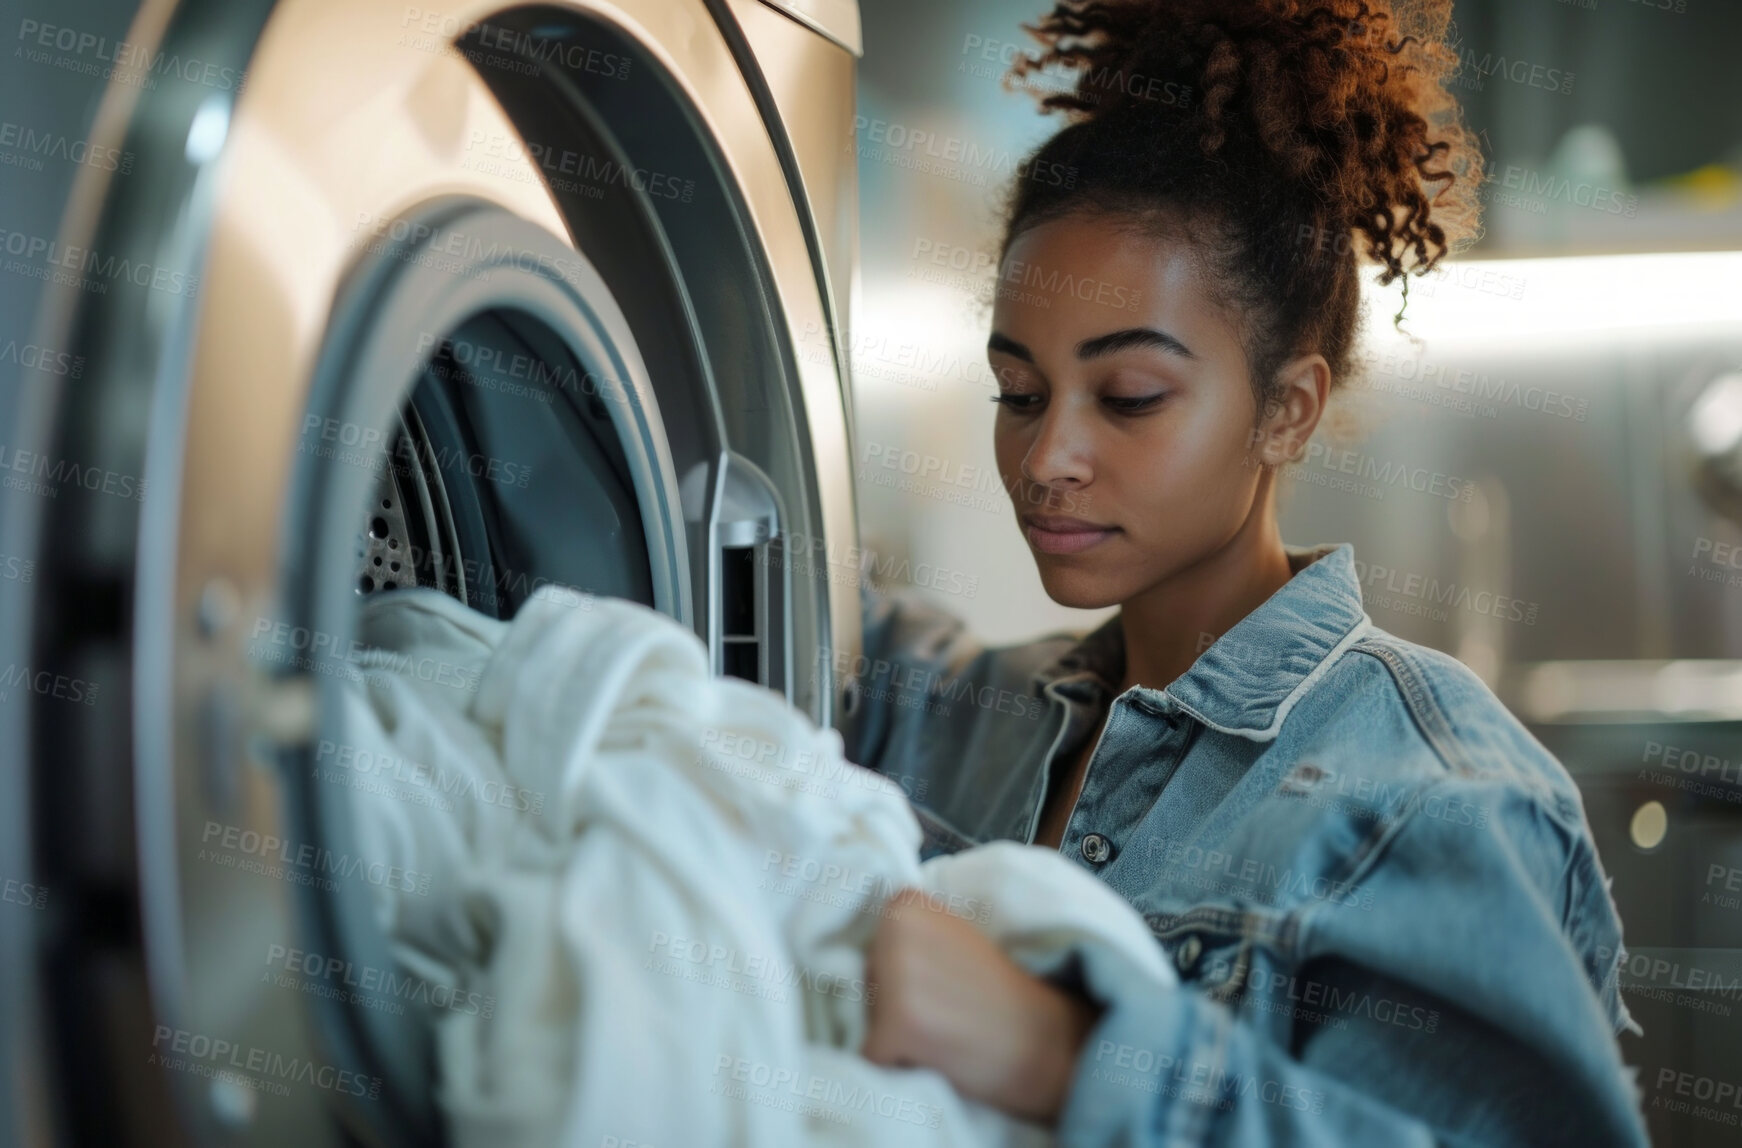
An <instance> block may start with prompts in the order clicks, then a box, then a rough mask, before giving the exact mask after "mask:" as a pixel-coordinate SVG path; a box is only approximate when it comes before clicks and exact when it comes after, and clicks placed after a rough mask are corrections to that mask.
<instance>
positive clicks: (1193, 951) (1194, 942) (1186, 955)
mask: <svg viewBox="0 0 1742 1148" xmlns="http://www.w3.org/2000/svg"><path fill="white" fill-rule="evenodd" d="M1203 951H1204V943H1203V942H1202V941H1200V940H1198V935H1197V934H1196V933H1192V934H1190V935H1189V936H1187V937H1186V939H1185V940H1183V941H1181V942H1180V946H1179V948H1178V949H1176V950H1175V951H1174V954H1173V959H1174V963H1175V964H1177V965H1178V966H1179V971H1180V972H1182V973H1189V972H1191V971H1192V966H1193V965H1195V964H1197V963H1198V957H1199V956H1201V955H1202V954H1203Z"/></svg>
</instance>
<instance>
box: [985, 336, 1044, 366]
mask: <svg viewBox="0 0 1742 1148" xmlns="http://www.w3.org/2000/svg"><path fill="white" fill-rule="evenodd" d="M986 350H987V351H988V352H991V351H1002V352H1004V353H1005V354H1006V355H1012V356H1014V357H1016V358H1018V359H1021V360H1022V361H1023V362H1025V363H1032V362H1034V352H1033V351H1030V350H1029V349H1028V348H1027V347H1025V346H1023V345H1022V344H1021V343H1018V342H1017V341H1016V340H1015V339H1012V338H1011V337H1010V336H1009V335H1003V334H1000V333H998V332H997V331H994V332H992V337H991V338H989V339H987V340H986Z"/></svg>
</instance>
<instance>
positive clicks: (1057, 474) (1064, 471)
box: [1022, 402, 1093, 487]
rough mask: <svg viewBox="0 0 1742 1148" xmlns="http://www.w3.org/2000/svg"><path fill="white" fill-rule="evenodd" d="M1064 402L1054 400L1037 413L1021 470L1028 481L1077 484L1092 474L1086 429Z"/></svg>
mask: <svg viewBox="0 0 1742 1148" xmlns="http://www.w3.org/2000/svg"><path fill="white" fill-rule="evenodd" d="M1066 405H1067V404H1064V403H1057V402H1055V403H1053V404H1052V405H1051V407H1050V408H1049V409H1048V410H1047V411H1046V413H1045V414H1043V415H1041V416H1040V423H1039V425H1038V426H1037V427H1036V428H1035V432H1034V441H1033V442H1031V443H1030V444H1029V446H1028V453H1027V454H1025V455H1023V458H1022V473H1023V475H1024V476H1025V477H1027V478H1028V480H1029V481H1031V482H1036V483H1039V484H1041V485H1042V486H1066V487H1077V486H1082V485H1084V484H1086V483H1087V482H1088V481H1089V479H1090V478H1091V477H1092V475H1093V469H1092V467H1091V466H1090V450H1089V436H1088V428H1087V427H1085V426H1084V425H1083V423H1082V420H1081V419H1078V418H1076V417H1074V416H1072V415H1071V414H1070V413H1069V412H1068V411H1067V410H1065V407H1066Z"/></svg>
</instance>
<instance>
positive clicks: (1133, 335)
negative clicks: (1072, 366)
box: [1077, 327, 1197, 359]
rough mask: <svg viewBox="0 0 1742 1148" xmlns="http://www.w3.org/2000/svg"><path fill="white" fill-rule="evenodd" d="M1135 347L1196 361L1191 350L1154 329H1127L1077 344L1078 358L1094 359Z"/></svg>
mask: <svg viewBox="0 0 1742 1148" xmlns="http://www.w3.org/2000/svg"><path fill="white" fill-rule="evenodd" d="M1134 347H1154V348H1155V349H1157V350H1160V351H1166V352H1167V353H1168V354H1170V355H1179V356H1181V357H1183V358H1187V359H1195V358H1197V356H1196V355H1194V354H1192V352H1191V349H1190V348H1189V347H1187V346H1186V345H1185V344H1184V343H1182V342H1180V341H1179V340H1178V339H1176V338H1174V337H1173V336H1172V335H1170V334H1168V333H1167V332H1166V331H1157V330H1155V329H1154V328H1153V327H1127V328H1125V329H1124V330H1122V331H1114V332H1112V333H1110V334H1106V335H1096V336H1095V337H1094V338H1093V339H1084V340H1083V341H1082V342H1080V343H1078V344H1077V358H1079V359H1093V358H1095V357H1096V356H1098V355H1111V354H1114V353H1116V352H1118V351H1128V350H1131V349H1132V348H1134Z"/></svg>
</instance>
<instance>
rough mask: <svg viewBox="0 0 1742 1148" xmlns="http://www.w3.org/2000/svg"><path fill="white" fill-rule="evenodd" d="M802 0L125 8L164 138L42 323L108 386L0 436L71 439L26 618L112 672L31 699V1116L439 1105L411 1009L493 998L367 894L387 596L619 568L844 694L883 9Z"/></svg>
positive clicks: (48, 402)
mask: <svg viewBox="0 0 1742 1148" xmlns="http://www.w3.org/2000/svg"><path fill="white" fill-rule="evenodd" d="M783 7H785V6H782V5H769V6H763V5H761V4H759V3H755V2H752V0H745V2H744V3H738V2H736V0H733V2H727V0H706V2H704V0H570V2H565V3H557V4H540V5H535V6H526V7H514V8H507V9H503V8H500V7H499V6H497V5H496V4H493V3H488V4H487V3H468V2H444V3H425V4H422V5H419V6H407V5H404V4H400V3H387V2H385V0H379V2H377V0H368V2H360V0H283V2H281V3H278V4H275V5H267V4H262V3H248V2H239V0H222V2H218V0H209V2H199V0H190V2H186V3H181V4H169V3H166V4H156V5H154V4H148V5H146V7H145V8H144V9H143V10H142V12H141V13H140V15H139V17H138V18H137V20H136V22H135V25H134V27H133V30H132V31H131V33H130V34H129V43H128V46H127V50H126V52H125V54H124V58H125V60H127V61H130V62H131V63H130V64H129V65H128V67H129V68H130V69H133V71H138V70H140V69H143V71H142V72H140V74H137V75H136V74H133V73H132V71H127V72H124V71H123V70H122V69H121V67H120V66H119V65H118V66H117V70H116V72H115V75H114V79H113V82H112V83H111V84H110V86H109V87H108V89H107V91H106V93H105V96H104V101H103V104H102V106H101V109H100V110H99V113H98V119H97V125H96V128H95V129H94V133H95V136H96V138H101V139H104V140H107V141H111V142H112V143H113V144H114V145H115V146H116V147H118V148H120V149H122V150H124V151H125V152H127V153H130V154H131V155H132V156H134V157H136V167H135V169H134V170H133V171H131V172H130V173H128V174H127V175H126V178H125V179H122V178H119V177H118V176H117V175H116V173H113V172H110V173H104V172H101V171H97V170H95V169H93V170H91V171H88V172H86V173H85V174H84V176H83V177H82V182H81V184H80V185H79V187H78V188H77V190H76V193H75V202H74V205H73V207H72V209H71V210H70V211H69V213H68V217H67V224H66V228H65V230H64V232H63V235H62V236H61V237H60V240H59V242H60V244H61V245H62V246H61V256H60V258H61V259H62V262H61V264H60V266H61V267H63V268H69V267H71V268H76V273H75V274H74V275H73V276H71V277H69V279H68V281H66V282H63V283H61V284H59V285H58V286H56V287H55V288H53V289H52V290H51V291H50V293H49V294H48V296H47V302H46V305H45V309H44V317H43V320H42V330H43V331H45V332H47V333H48V335H47V339H46V345H55V346H68V347H74V348H76V349H77V351H78V353H79V354H81V355H83V356H84V364H85V366H84V369H83V371H82V378H80V379H79V380H78V381H77V382H76V383H71V382H69V383H68V384H67V385H64V386H61V387H60V388H59V389H56V390H52V391H50V390H42V391H37V392H34V394H33V395H32V396H31V398H30V399H29V401H28V402H26V403H24V405H22V406H20V407H19V408H18V410H17V411H16V412H15V414H16V418H15V420H14V421H15V424H16V425H15V426H14V427H13V428H10V431H9V433H10V434H11V440H10V441H11V443H12V444H13V449H14V450H20V449H29V450H31V451H33V452H35V455H34V456H33V457H40V458H42V459H46V460H49V461H50V463H51V464H52V463H54V462H56V461H59V462H62V463H64V464H65V465H63V466H61V467H59V468H58V470H55V473H53V474H52V475H48V476H47V477H43V478H42V479H41V481H40V482H39V483H38V485H40V486H42V487H43V488H42V489H30V490H26V489H24V488H22V487H18V488H9V489H8V490H7V491H5V492H4V496H5V497H6V499H7V500H8V501H7V503H6V516H5V519H4V521H3V525H0V534H3V536H4V538H3V543H0V544H3V545H4V548H5V550H4V552H5V553H8V554H29V555H31V556H32V561H33V563H34V572H35V576H34V577H33V578H32V579H31V580H30V581H29V582H28V583H25V582H18V581H13V582H9V583H6V584H5V585H4V586H0V593H3V594H4V595H5V597H4V598H3V599H0V611H3V616H4V617H5V619H6V622H7V625H6V629H5V636H4V642H5V643H6V645H7V647H8V649H7V650H6V653H7V654H8V655H11V656H13V660H14V663H15V664H20V665H28V666H29V667H32V672H33V673H34V672H37V671H43V672H46V673H47V674H48V675H49V678H48V679H47V680H50V681H66V682H76V683H81V684H82V685H81V692H80V699H79V702H78V704H77V705H76V707H75V706H70V705H69V703H68V701H67V698H66V696H65V692H64V691H57V690H50V691H35V690H34V689H33V690H32V691H31V692H30V696H29V697H27V698H26V699H24V702H23V704H20V705H13V706H7V707H4V709H5V710H6V711H8V712H6V713H5V714H4V715H0V722H4V725H0V739H3V740H0V744H3V745H4V746H5V748H6V751H7V753H8V756H9V760H14V761H19V762H23V763H25V764H26V766H27V768H25V769H20V770H13V771H9V776H8V778H7V780H6V782H5V784H6V785H8V786H9V787H10V792H9V793H8V794H7V795H6V796H7V797H8V799H9V800H8V801H7V802H6V805H7V807H8V809H9V810H11V811H12V812H10V813H8V814H6V816H8V817H9V818H11V820H10V822H9V823H8V824H7V825H6V826H5V829H6V832H5V835H4V844H5V849H6V851H7V853H6V857H5V862H6V863H7V864H8V865H9V866H11V868H9V869H8V874H9V875H27V876H28V877H29V878H30V879H31V880H32V881H33V882H34V883H35V886H34V887H41V888H43V889H46V890H48V891H49V892H50V898H49V904H50V907H49V910H48V911H45V912H42V913H38V914H35V915H34V917H33V919H32V920H31V923H30V928H29V929H27V930H15V931H12V932H11V933H10V936H11V939H10V940H9V941H8V949H7V953H8V961H9V967H8V970H7V971H8V972H9V973H16V974H17V975H16V976H8V977H7V978H6V980H7V982H8V984H7V987H6V989H5V990H4V991H6V992H7V993H8V994H9V998H10V999H9V1001H8V1004H9V1006H10V1007H9V1020H8V1025H7V1027H8V1040H7V1048H8V1055H9V1057H11V1058H12V1060H13V1063H12V1064H11V1065H9V1068H11V1069H12V1071H8V1072H7V1078H8V1081H9V1083H10V1084H11V1086H12V1087H13V1088H14V1089H15V1091H13V1092H12V1093H11V1094H10V1100H11V1104H12V1109H11V1110H10V1111H9V1112H8V1114H7V1115H8V1118H9V1120H10V1122H11V1127H12V1129H13V1130H16V1131H18V1132H19V1133H20V1136H21V1138H22V1137H23V1136H25V1135H29V1136H31V1137H33V1138H34V1137H38V1136H41V1137H52V1138H56V1139H66V1140H76V1141H85V1140H89V1141H100V1142H103V1143H125V1142H132V1141H135V1140H139V1141H152V1142H156V1141H160V1140H166V1139H167V1140H189V1141H211V1142H224V1143H244V1142H245V1143H267V1142H282V1143H286V1144H306V1143H313V1142H325V1141H339V1140H346V1141H358V1142H365V1143H388V1142H414V1143H432V1142H439V1141H440V1140H441V1139H442V1136H443V1132H442V1121H441V1119H440V1114H439V1111H438V1108H437V1106H436V1104H435V1101H434V1100H433V1098H432V1095H431V1091H430V1082H431V1079H432V1072H433V1069H434V1056H433V1051H432V1046H431V1042H430V1038H429V1023H430V1020H431V1018H432V1017H433V1016H435V1015H436V1014H437V1013H439V1011H440V1010H442V1009H462V1010H471V1009H476V1008H477V1007H478V1006H479V1003H480V1002H478V1001H477V1000H476V999H468V996H470V997H471V998H475V995H476V994H466V993H464V991H463V986H454V985H444V984H440V983H431V982H430V981H429V979H428V978H427V977H421V976H420V975H419V973H418V971H417V970H408V969H406V968H405V967H404V966H402V965H400V964H398V963H396V961H395V959H394V957H393V955H392V953H391V952H390V950H389V947H388V942H387V938H386V937H384V936H383V935H381V932H380V930H379V928H378V927H377V926H376V924H375V921H374V916H373V912H372V905H373V903H374V901H373V899H374V897H375V896H376V895H377V893H378V892H379V891H380V889H381V887H382V886H383V885H384V884H389V883H397V882H400V881H403V880H406V879H407V877H406V875H405V874H394V873H391V872H389V871H387V870H386V869H385V867H384V866H383V865H382V864H380V863H379V861H378V859H375V858H371V857H368V856H365V855H363V853H361V852H360V850H359V846H358V844H357V842H356V840H355V839H354V837H353V835H352V832H351V824H350V816H349V806H348V804H347V797H348V795H349V794H351V793H352V791H353V787H355V786H357V785H360V784H377V783H379V782H380V780H381V779H378V778H369V777H367V776H364V775H363V774H362V773H360V772H359V771H358V770H357V769H355V768H353V767H347V766H346V764H345V757H346V753H345V751H346V745H345V741H344V738H345V734H344V731H343V728H342V726H341V725H339V724H338V717H337V715H338V712H339V699H340V696H341V691H342V690H343V689H344V688H345V685H346V683H347V682H348V681H351V680H354V679H355V677H356V672H357V671H356V662H357V659H358V657H359V655H360V654H361V651H362V647H361V646H360V645H359V644H358V643H357V642H356V640H355V618H356V614H357V610H358V607H359V605H360V603H361V602H362V601H363V600H364V599H365V598H367V597H369V596H372V595H379V594H390V593H395V592H399V591H401V590H404V589H406V588H410V587H414V586H416V587H433V588H436V589H439V590H441V591H443V592H446V593H448V594H451V595H453V596H455V597H456V598H459V599H460V600H462V601H464V602H466V603H467V604H468V605H470V606H472V607H474V608H475V609H478V610H480V611H482V612H484V613H486V614H489V615H491V616H493V617H498V618H507V617H511V616H512V615H513V614H514V613H515V611H516V610H517V609H518V608H519V606H520V605H521V603H523V602H524V601H525V600H526V598H527V597H528V596H529V595H530V594H531V593H533V592H534V591H535V590H536V589H537V587H538V586H540V585H542V584H545V583H547V582H555V583H562V584H566V585H573V586H578V587H581V588H583V589H586V590H590V591H593V592H595V593H600V594H607V595H612V596H618V597H624V598H629V599H633V600H635V601H639V602H642V603H644V604H646V605H648V606H651V607H653V608H656V609H659V610H661V611H664V612H666V613H668V614H669V615H671V616H672V617H673V618H676V619H679V620H680V621H682V622H684V623H685V624H687V625H689V626H692V627H693V628H694V630H695V632H696V633H697V634H698V636H700V637H701V638H702V639H703V640H704V641H705V642H706V643H707V645H708V648H709V650H710V651H711V654H712V657H713V659H714V666H715V669H716V671H717V672H720V673H729V674H735V675H738V676H740V677H744V678H748V679H751V680H754V681H758V682H761V683H763V684H765V685H766V686H768V687H769V688H771V689H774V690H776V691H779V692H781V693H783V694H784V695H785V696H786V697H787V698H788V699H789V700H790V701H792V702H793V703H794V704H795V705H797V706H799V707H800V708H802V709H804V710H805V711H806V712H807V713H809V714H810V715H811V717H812V718H813V720H815V721H817V722H818V723H819V724H822V725H830V724H838V723H839V722H840V721H841V720H843V718H844V716H845V715H844V714H843V713H842V712H841V706H840V705H839V699H838V697H837V689H836V687H837V683H836V681H835V680H834V676H833V674H832V672H831V671H832V670H833V669H834V668H835V667H836V666H838V665H842V664H847V663H849V662H850V660H851V655H852V654H854V653H856V651H857V643H858V637H859V635H858V599H857V593H858V591H857V585H856V580H855V578H854V577H853V575H855V574H856V569H855V568H854V567H853V566H852V564H851V563H850V561H849V560H848V558H847V556H849V555H851V554H852V553H853V552H854V551H853V545H854V541H855V539H856V526H855V522H854V517H853V501H852V481H851V471H850V464H849V457H850V452H849V450H848V441H849V423H848V420H849V413H850V409H851V406H850V401H849V399H848V396H847V393H846V388H845V377H844V372H843V361H844V360H843V355H842V351H841V348H842V347H843V345H844V337H843V334H842V330H841V323H840V319H841V314H842V312H843V310H844V307H845V299H846V291H845V287H844V285H845V283H846V282H847V278H848V276H849V275H850V257H851V247H850V243H843V242H842V239H841V236H842V235H843V234H850V233H846V232H843V230H842V221H843V216H844V215H845V216H848V217H850V214H851V190H850V183H851V179H852V164H851V158H850V157H851V148H850V139H851V116H852V97H851V91H852V89H851V81H852V63H853V54H852V48H853V46H854V44H855V43H856V10H855V9H853V8H852V6H851V5H850V4H843V3H839V2H837V3H833V4H828V5H817V6H811V7H812V8H814V9H815V10H814V11H808V12H807V13H801V15H805V19H804V20H803V21H800V20H795V19H792V18H790V16H789V14H788V13H786V12H783V11H781V10H780V9H781V8H783ZM818 13H821V15H819V14H818ZM848 15H851V17H852V19H851V20H850V21H848V20H847V19H846V17H847V16H848ZM771 53H772V54H773V56H774V57H777V58H771ZM118 58H121V57H120V56H118ZM135 65H136V67H134V66H135ZM154 69H155V70H156V72H155V78H154V73H153V70H154ZM795 77H801V78H802V79H803V83H804V84H805V85H806V88H807V94H806V95H805V98H804V99H803V100H802V101H801V100H799V99H797V98H795V96H796V93H797V88H796V87H795V86H794V84H795V80H794V78H795ZM801 105H802V107H801ZM795 115H797V116H798V120H795V119H794V118H793V117H794V116H795ZM799 121H802V122H799ZM806 141H809V142H806ZM819 141H821V142H820V143H819ZM843 154H844V155H845V156H846V159H845V160H843V158H842V156H843ZM75 251H76V252H78V253H79V254H78V255H77V256H73V255H71V254H69V253H71V252H75ZM118 267H119V268H122V269H121V270H117V268H118ZM105 284H106V285H105ZM51 469H53V468H52V466H51ZM89 475H95V476H96V477H97V479H98V481H96V482H94V483H93V482H91V481H89V480H88V478H87V476H89ZM123 485H124V486H125V487H126V489H125V490H124V491H123V490H122V489H121V487H122V486H123ZM438 669H439V668H438ZM14 754H15V755H16V756H13V755H14ZM419 776H421V778H422V780H416V779H415V778H414V780H413V781H411V782H409V783H408V782H405V781H404V779H403V777H401V778H399V779H397V780H396V781H395V784H403V785H409V788H408V789H407V790H406V791H405V794H404V796H405V799H406V800H426V799H427V800H436V799H441V798H443V796H444V795H441V794H439V793H435V792H433V791H432V792H430V793H420V792H418V788H419V786H422V787H423V788H426V789H427V788H430V787H431V786H432V785H434V786H437V787H439V777H432V775H431V774H429V773H427V772H425V773H423V774H421V775H419ZM447 798H448V799H452V795H447ZM11 799H16V800H11ZM462 799H463V798H462ZM20 1084H22V1085H23V1087H22V1088H20V1087H19V1085H20Z"/></svg>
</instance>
